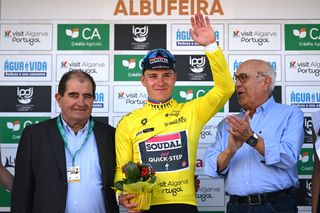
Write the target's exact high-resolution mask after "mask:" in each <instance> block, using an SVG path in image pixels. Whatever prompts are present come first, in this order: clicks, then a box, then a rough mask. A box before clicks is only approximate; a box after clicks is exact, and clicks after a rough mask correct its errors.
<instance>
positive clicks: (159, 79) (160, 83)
mask: <svg viewBox="0 0 320 213" xmlns="http://www.w3.org/2000/svg"><path fill="white" fill-rule="evenodd" d="M157 83H158V85H164V78H163V77H159V78H158V82H157Z"/></svg>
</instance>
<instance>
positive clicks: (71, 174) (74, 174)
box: [67, 166, 80, 183]
mask: <svg viewBox="0 0 320 213" xmlns="http://www.w3.org/2000/svg"><path fill="white" fill-rule="evenodd" d="M67 179H68V183H78V182H80V167H79V166H70V167H67Z"/></svg>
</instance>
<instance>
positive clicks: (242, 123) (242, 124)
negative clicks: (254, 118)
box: [226, 111, 252, 142]
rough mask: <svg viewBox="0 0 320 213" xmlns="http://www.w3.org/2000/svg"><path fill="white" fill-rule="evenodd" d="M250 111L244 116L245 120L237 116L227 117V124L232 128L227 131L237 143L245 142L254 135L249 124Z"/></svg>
mask: <svg viewBox="0 0 320 213" xmlns="http://www.w3.org/2000/svg"><path fill="white" fill-rule="evenodd" d="M249 114H250V112H249V111H246V113H245V114H244V119H243V120H242V119H241V118H240V117H238V116H235V115H230V116H227V120H226V121H227V123H228V124H229V126H230V128H229V129H228V130H227V131H228V132H229V133H230V135H232V136H233V138H234V139H235V140H237V141H241V142H244V141H246V140H247V139H248V138H249V137H250V136H251V135H252V129H251V127H250V122H249Z"/></svg>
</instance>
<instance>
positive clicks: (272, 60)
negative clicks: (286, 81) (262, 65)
mask: <svg viewBox="0 0 320 213" xmlns="http://www.w3.org/2000/svg"><path fill="white" fill-rule="evenodd" d="M228 59H229V60H228V61H229V69H230V72H231V76H234V74H235V73H236V72H237V70H238V67H239V66H240V64H241V63H243V62H245V61H246V60H249V59H259V60H264V61H266V62H267V63H269V64H270V65H271V66H272V68H273V70H274V71H275V72H276V73H277V77H276V81H281V75H282V73H281V67H282V66H281V55H279V54H274V55H256V54H255V55H229V57H228Z"/></svg>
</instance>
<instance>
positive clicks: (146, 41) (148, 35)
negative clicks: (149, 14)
mask: <svg viewBox="0 0 320 213" xmlns="http://www.w3.org/2000/svg"><path fill="white" fill-rule="evenodd" d="M114 28H115V29H114V49H115V50H150V49H154V48H166V47H167V26H166V25H165V24H115V26H114Z"/></svg>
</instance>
